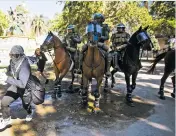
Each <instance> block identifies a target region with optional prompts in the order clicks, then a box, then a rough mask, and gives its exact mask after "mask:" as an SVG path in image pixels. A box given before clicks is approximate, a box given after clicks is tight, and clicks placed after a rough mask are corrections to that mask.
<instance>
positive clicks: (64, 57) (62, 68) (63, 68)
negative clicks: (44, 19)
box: [40, 32, 75, 98]
mask: <svg viewBox="0 0 176 136" xmlns="http://www.w3.org/2000/svg"><path fill="white" fill-rule="evenodd" d="M40 48H41V50H42V51H44V52H46V51H48V52H49V53H50V50H51V49H52V48H54V53H55V58H54V60H53V62H54V71H55V75H56V80H55V88H54V93H53V95H52V97H53V98H56V94H57V97H61V96H62V95H61V82H62V79H63V77H64V76H65V75H66V74H67V72H68V71H69V70H71V69H72V68H73V64H72V61H71V59H70V56H69V54H68V52H67V50H66V49H65V47H63V46H62V42H61V40H60V39H59V38H58V37H57V36H55V35H54V34H53V33H52V32H49V33H48V36H47V37H46V39H45V41H44V43H43V44H42V45H41V46H40ZM71 73H72V82H71V84H70V87H69V88H71V89H72V86H73V81H74V78H75V76H74V72H73V69H72V70H71Z"/></svg>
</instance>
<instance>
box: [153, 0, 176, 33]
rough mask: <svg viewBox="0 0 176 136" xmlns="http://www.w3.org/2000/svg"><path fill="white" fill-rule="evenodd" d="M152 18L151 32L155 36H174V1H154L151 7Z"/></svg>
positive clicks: (175, 25) (175, 26)
mask: <svg viewBox="0 0 176 136" xmlns="http://www.w3.org/2000/svg"><path fill="white" fill-rule="evenodd" d="M151 14H152V15H153V17H154V23H153V26H152V27H153V30H154V31H155V33H156V34H157V35H162V36H170V35H174V34H175V28H176V24H175V1H155V2H153V4H152V6H151Z"/></svg>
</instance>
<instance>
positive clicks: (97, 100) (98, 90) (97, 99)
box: [94, 76, 103, 110]
mask: <svg viewBox="0 0 176 136" xmlns="http://www.w3.org/2000/svg"><path fill="white" fill-rule="evenodd" d="M96 80H97V87H96V90H95V92H94V97H95V101H94V107H95V110H99V104H100V93H101V83H102V80H103V77H102V76H101V77H98V78H96Z"/></svg>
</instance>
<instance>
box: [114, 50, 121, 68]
mask: <svg viewBox="0 0 176 136" xmlns="http://www.w3.org/2000/svg"><path fill="white" fill-rule="evenodd" d="M114 57H115V60H114V65H115V66H114V68H115V69H117V70H118V71H121V69H120V67H119V64H118V58H119V55H118V53H117V52H116V53H115V56H114Z"/></svg>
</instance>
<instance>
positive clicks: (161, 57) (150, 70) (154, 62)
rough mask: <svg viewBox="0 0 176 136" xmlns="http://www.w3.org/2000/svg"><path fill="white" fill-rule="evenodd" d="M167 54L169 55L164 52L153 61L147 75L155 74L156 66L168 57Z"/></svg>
mask: <svg viewBox="0 0 176 136" xmlns="http://www.w3.org/2000/svg"><path fill="white" fill-rule="evenodd" d="M166 54H167V52H164V53H161V54H160V55H158V56H157V57H156V59H155V60H154V61H153V63H152V64H151V66H150V69H149V70H148V71H147V73H149V74H150V73H152V74H153V71H154V69H155V66H156V64H157V63H158V62H159V61H160V60H161V59H163V58H164V57H165V56H166Z"/></svg>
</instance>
